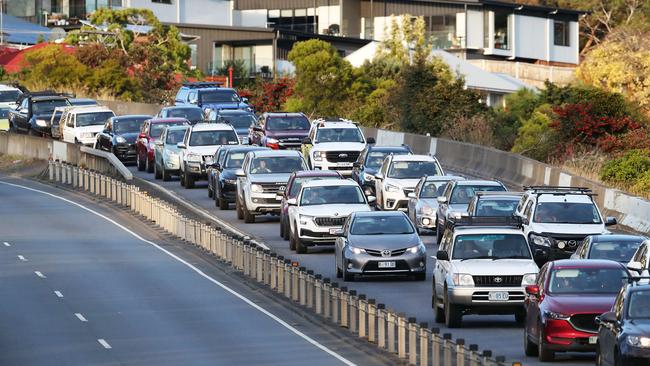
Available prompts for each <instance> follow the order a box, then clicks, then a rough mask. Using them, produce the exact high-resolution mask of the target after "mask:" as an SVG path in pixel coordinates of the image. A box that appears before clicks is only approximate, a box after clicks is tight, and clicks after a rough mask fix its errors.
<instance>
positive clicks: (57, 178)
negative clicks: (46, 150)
mask: <svg viewBox="0 0 650 366" xmlns="http://www.w3.org/2000/svg"><path fill="white" fill-rule="evenodd" d="M60 166H61V163H60V162H59V161H58V160H57V161H55V162H54V181H55V182H57V183H58V182H59V181H60V180H61V171H60V170H59V167H60Z"/></svg>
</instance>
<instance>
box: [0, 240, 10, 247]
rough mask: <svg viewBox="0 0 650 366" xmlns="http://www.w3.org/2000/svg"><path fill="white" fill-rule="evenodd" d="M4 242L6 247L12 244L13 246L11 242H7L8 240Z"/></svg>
mask: <svg viewBox="0 0 650 366" xmlns="http://www.w3.org/2000/svg"><path fill="white" fill-rule="evenodd" d="M2 244H4V245H5V246H6V247H10V246H11V244H9V243H7V242H6V241H5V242H4V243H2Z"/></svg>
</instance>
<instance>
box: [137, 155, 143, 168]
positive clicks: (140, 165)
mask: <svg viewBox="0 0 650 366" xmlns="http://www.w3.org/2000/svg"><path fill="white" fill-rule="evenodd" d="M137 165H138V171H144V162H142V159H140V154H138V158H137Z"/></svg>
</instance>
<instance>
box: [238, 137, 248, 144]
mask: <svg viewBox="0 0 650 366" xmlns="http://www.w3.org/2000/svg"><path fill="white" fill-rule="evenodd" d="M239 141H240V142H241V143H242V144H243V145H248V136H241V137H240V138H239Z"/></svg>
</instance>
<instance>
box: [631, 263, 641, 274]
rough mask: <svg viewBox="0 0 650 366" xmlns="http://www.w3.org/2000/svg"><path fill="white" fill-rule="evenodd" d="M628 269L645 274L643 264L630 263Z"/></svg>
mask: <svg viewBox="0 0 650 366" xmlns="http://www.w3.org/2000/svg"><path fill="white" fill-rule="evenodd" d="M627 269H629V270H630V271H635V272H637V273H639V274H640V273H641V272H643V265H642V264H641V262H637V261H630V263H628V264H627Z"/></svg>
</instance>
